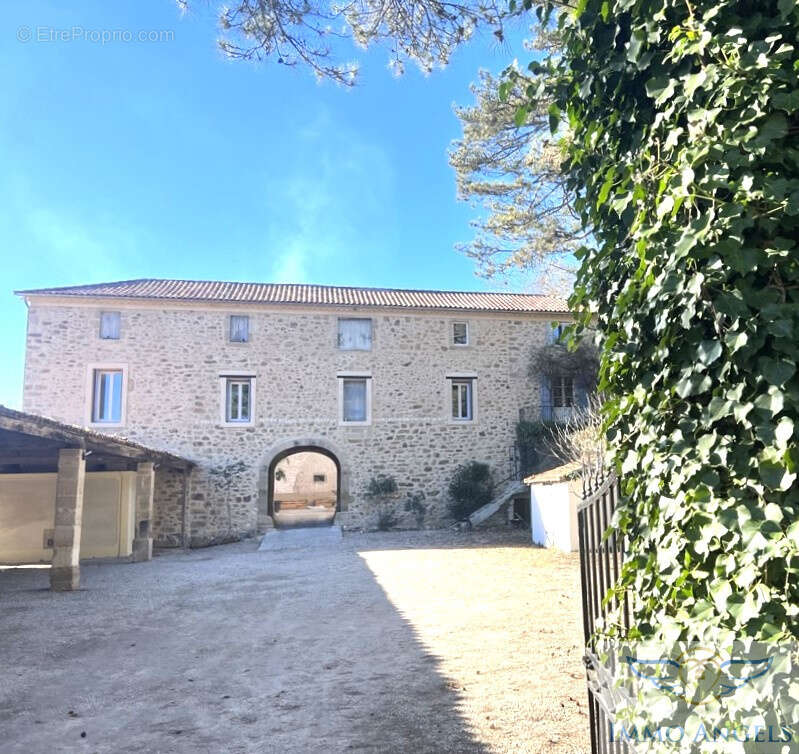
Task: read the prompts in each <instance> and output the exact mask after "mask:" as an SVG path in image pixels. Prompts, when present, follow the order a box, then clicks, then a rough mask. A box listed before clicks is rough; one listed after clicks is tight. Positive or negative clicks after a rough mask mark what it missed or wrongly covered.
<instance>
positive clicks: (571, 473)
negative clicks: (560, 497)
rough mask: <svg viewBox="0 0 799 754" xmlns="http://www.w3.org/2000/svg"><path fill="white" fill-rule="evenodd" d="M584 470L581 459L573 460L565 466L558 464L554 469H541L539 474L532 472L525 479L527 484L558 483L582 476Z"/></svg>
mask: <svg viewBox="0 0 799 754" xmlns="http://www.w3.org/2000/svg"><path fill="white" fill-rule="evenodd" d="M581 471H582V464H581V463H580V462H579V461H572V462H571V463H565V464H563V466H556V467H555V468H554V469H549V470H548V471H540V472H539V473H538V474H532V475H531V476H528V477H527V478H526V479H525V480H524V483H525V484H558V483H559V482H567V481H568V480H569V479H575V478H577V477H579V476H580V472H581Z"/></svg>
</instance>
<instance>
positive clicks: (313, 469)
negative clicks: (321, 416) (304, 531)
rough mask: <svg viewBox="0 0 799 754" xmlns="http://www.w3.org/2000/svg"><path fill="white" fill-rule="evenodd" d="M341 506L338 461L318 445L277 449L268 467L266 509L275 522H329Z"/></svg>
mask: <svg viewBox="0 0 799 754" xmlns="http://www.w3.org/2000/svg"><path fill="white" fill-rule="evenodd" d="M338 510H341V465H340V464H339V460H338V458H337V457H336V455H335V454H334V453H333V452H332V451H330V450H328V449H327V448H322V447H319V446H317V445H295V446H293V447H290V448H287V449H285V450H282V451H281V452H279V453H277V454H276V455H275V456H274V458H273V459H272V461H271V462H270V464H269V467H268V470H267V512H268V515H269V516H271V517H272V520H273V521H274V523H275V525H276V526H278V527H281V528H287V527H290V526H329V525H331V524H332V523H333V519H334V518H335V515H336V511H338Z"/></svg>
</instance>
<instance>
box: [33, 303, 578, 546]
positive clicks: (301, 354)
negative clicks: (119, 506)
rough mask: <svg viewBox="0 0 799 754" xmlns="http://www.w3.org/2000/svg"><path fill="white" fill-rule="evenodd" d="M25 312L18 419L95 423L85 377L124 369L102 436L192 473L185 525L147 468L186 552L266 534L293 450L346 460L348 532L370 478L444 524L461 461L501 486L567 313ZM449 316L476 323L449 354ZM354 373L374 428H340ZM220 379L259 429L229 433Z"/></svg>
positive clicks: (143, 306) (159, 508)
mask: <svg viewBox="0 0 799 754" xmlns="http://www.w3.org/2000/svg"><path fill="white" fill-rule="evenodd" d="M27 301H28V305H29V312H28V332H27V352H26V364H25V387H24V409H25V410H26V411H30V412H34V413H39V414H43V415H45V416H49V417H52V418H55V419H59V420H61V421H65V422H69V423H73V424H78V425H90V424H91V402H92V370H93V369H97V368H100V367H109V368H122V369H123V370H124V400H123V422H122V423H121V426H117V427H110V426H103V425H100V426H99V428H100V429H101V431H105V432H109V433H114V434H120V435H123V436H125V437H128V438H130V439H132V440H137V441H139V442H142V443H146V444H148V445H150V446H152V447H156V448H159V449H163V450H168V451H171V452H173V453H175V454H178V455H181V456H184V457H186V458H189V459H191V460H193V461H195V462H196V463H197V468H196V469H195V470H194V471H193V473H192V475H191V479H190V490H189V491H188V496H187V497H188V502H189V509H188V511H187V516H186V518H187V520H186V521H185V522H184V520H183V499H184V498H183V496H184V489H183V481H182V479H181V477H180V474H173V473H172V472H167V471H162V470H157V471H156V483H155V493H154V506H155V512H154V532H153V534H154V536H155V540H156V543H160V544H177V543H178V541H179V539H180V534H181V532H182V527H183V526H188V529H189V532H190V537H191V541H192V543H194V544H202V543H204V542H209V541H218V539H219V538H221V537H225V536H228V535H230V534H231V533H233V534H245V533H249V532H254V531H256V530H259V529H262V528H264V526H266V525H267V524H268V523H269V521H268V516H267V513H266V505H267V496H268V473H267V470H268V469H269V466H270V463H271V462H272V461H273V460H274V459H275V457H276V456H277V455H278V454H279V453H281V452H283V451H285V450H286V449H288V448H291V447H292V446H293V445H297V446H309V447H321V448H324V449H326V450H327V451H328V452H330V453H332V454H334V455H335V457H336V458H337V460H338V461H339V465H340V472H341V478H340V485H341V500H340V509H341V510H340V512H339V513H338V515H337V520H338V521H339V522H340V523H342V524H343V525H345V526H347V527H353V528H355V527H367V528H370V527H373V526H374V525H375V522H376V521H375V518H376V513H375V510H374V505H373V503H372V502H371V501H370V498H369V497H367V496H366V495H365V494H364V493H365V490H366V488H367V486H368V484H369V481H370V479H371V478H372V477H374V476H377V475H379V474H385V475H390V476H393V477H394V478H395V479H396V480H397V482H398V484H399V488H400V494H399V497H398V498H397V506H398V511H401V509H402V504H403V501H404V497H405V495H406V494H407V493H409V492H416V491H422V492H424V493H425V496H426V501H427V503H428V504H429V505H430V512H429V514H428V517H427V521H426V524H425V525H428V526H430V525H436V524H439V523H443V522H444V520H445V516H446V487H447V484H448V482H449V479H450V477H451V475H452V472H453V470H454V469H455V467H456V466H457V465H458V464H460V463H463V462H468V461H471V460H477V461H483V462H487V463H489V464H490V465H491V466H492V467H493V468H494V470H495V475H496V477H497V478H498V479H502V478H505V477H506V476H507V475H508V472H509V460H508V458H509V450H510V447H511V445H512V443H513V440H514V427H515V423H516V422H517V421H518V419H519V416H520V411H521V410H524V411H525V412H526V414H525V415H526V416H528V417H530V416H533V415H536V411H537V407H538V405H539V398H540V396H539V386H538V384H537V383H536V381H535V380H532V379H531V378H530V377H528V373H527V370H528V361H529V356H530V353H531V351H532V349H533V348H534V346H539V345H541V344H543V343H544V342H545V341H546V339H547V338H548V337H549V333H550V323H551V322H552V320H553V319H556V318H560V319H562V318H563V315H549V314H546V313H518V312H514V313H508V314H489V313H482V312H476V311H474V312H463V313H450V312H446V311H440V312H436V311H422V310H410V309H408V310H401V309H390V308H385V307H358V308H347V307H342V306H337V307H332V306H331V307H324V306H308V305H286V304H271V305H270V304H235V305H232V306H225V305H223V304H219V303H213V302H204V303H189V302H180V301H176V302H167V301H127V300H124V299H106V300H91V299H90V300H86V301H84V300H74V299H69V298H67V297H54V296H51V295H50V296H35V295H31V296H28V297H27ZM102 311H119V312H120V313H121V328H120V338H119V339H118V340H102V339H100V338H99V330H100V314H101V312H102ZM232 314H236V315H241V314H246V315H248V316H249V318H250V325H249V327H250V340H249V342H247V343H231V342H229V317H230V315H232ZM348 316H349V317H370V318H371V319H372V323H373V341H372V348H371V350H369V351H344V350H339V348H338V347H337V327H338V324H337V320H338V318H339V317H348ZM455 321H457V322H463V321H466V322H468V323H469V345H468V346H456V345H454V344H453V343H452V323H453V322H455ZM347 372H358V373H368V374H370V375H371V390H372V403H371V424H369V425H368V426H346V425H341V424H340V422H339V385H338V375H339V374H341V373H347ZM225 375H246V376H250V377H254V378H255V391H254V392H255V399H254V420H253V423H252V425H247V426H227V425H225V423H224V421H223V410H224V409H223V400H222V397H221V396H222V392H221V389H220V386H221V383H222V381H223V379H224V376H225ZM458 375H461V376H463V375H469V376H473V377H475V378H476V379H475V381H474V384H475V385H476V387H475V398H474V404H475V417H474V420H473V421H470V422H459V423H455V422H453V421H452V419H451V387H450V383H449V380H448V377H451V376H458ZM91 426H97V425H91ZM237 463H242V464H243V465H244V468H243V470H241V471H240V472H239V473H237V474H236V476H235V479H233V480H232V481H231V482H230V484H229V485H228V486H227V487H225V485H223V484H221V483H220V478H221V477H220V474H219V472H220V470H224V469H225V468H226V467H229V466H231V465H232V464H237ZM411 520H412V519H409V521H411Z"/></svg>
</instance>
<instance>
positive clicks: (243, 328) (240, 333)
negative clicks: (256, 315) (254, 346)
mask: <svg viewBox="0 0 799 754" xmlns="http://www.w3.org/2000/svg"><path fill="white" fill-rule="evenodd" d="M249 339H250V318H249V317H248V316H247V315H240V314H234V315H231V317H230V342H231V343H246V342H247V341H249Z"/></svg>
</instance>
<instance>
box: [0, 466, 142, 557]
mask: <svg viewBox="0 0 799 754" xmlns="http://www.w3.org/2000/svg"><path fill="white" fill-rule="evenodd" d="M56 477H57V475H56V474H0V563H5V564H9V563H49V562H50V561H51V560H52V558H53V550H52V548H50V547H46V546H45V544H46V543H45V541H44V538H45V531H46V530H52V528H53V523H54V519H55V488H56ZM135 489H136V474H135V472H131V471H97V472H91V473H89V474H86V483H85V487H84V492H83V528H82V530H81V540H80V546H81V553H80V555H81V559H82V560H83V559H86V558H105V557H112V558H114V557H125V556H128V555H130V554H131V547H132V542H133V514H134V511H133V502H134V496H135Z"/></svg>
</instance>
